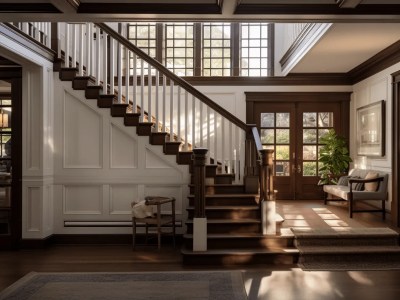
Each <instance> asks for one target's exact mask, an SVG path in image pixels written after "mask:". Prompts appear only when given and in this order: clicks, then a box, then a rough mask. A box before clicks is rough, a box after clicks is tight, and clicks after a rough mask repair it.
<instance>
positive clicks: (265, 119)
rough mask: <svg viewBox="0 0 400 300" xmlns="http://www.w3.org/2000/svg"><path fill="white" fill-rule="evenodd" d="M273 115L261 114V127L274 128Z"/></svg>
mask: <svg viewBox="0 0 400 300" xmlns="http://www.w3.org/2000/svg"><path fill="white" fill-rule="evenodd" d="M274 123H275V115H274V113H261V127H274Z"/></svg>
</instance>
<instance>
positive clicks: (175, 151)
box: [164, 142, 179, 155]
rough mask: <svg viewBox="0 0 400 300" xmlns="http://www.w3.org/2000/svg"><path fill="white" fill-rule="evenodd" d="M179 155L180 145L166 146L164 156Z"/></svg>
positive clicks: (167, 144)
mask: <svg viewBox="0 0 400 300" xmlns="http://www.w3.org/2000/svg"><path fill="white" fill-rule="evenodd" d="M178 153H179V145H178V144H176V143H168V142H166V143H165V144H164V154H168V155H176V154H178Z"/></svg>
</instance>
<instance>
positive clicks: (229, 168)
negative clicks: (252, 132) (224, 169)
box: [228, 122, 233, 173]
mask: <svg viewBox="0 0 400 300" xmlns="http://www.w3.org/2000/svg"><path fill="white" fill-rule="evenodd" d="M228 131H229V135H228V153H229V155H228V170H229V173H232V152H233V148H232V137H233V136H232V122H229V125H228Z"/></svg>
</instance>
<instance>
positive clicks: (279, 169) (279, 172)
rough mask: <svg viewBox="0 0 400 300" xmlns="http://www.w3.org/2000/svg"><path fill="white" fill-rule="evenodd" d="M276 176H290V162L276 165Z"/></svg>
mask: <svg viewBox="0 0 400 300" xmlns="http://www.w3.org/2000/svg"><path fill="white" fill-rule="evenodd" d="M275 175H276V176H290V164H289V162H288V161H277V162H276V164H275Z"/></svg>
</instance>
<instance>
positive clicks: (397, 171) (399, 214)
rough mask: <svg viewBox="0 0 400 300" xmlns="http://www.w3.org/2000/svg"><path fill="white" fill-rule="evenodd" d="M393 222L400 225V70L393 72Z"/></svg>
mask: <svg viewBox="0 0 400 300" xmlns="http://www.w3.org/2000/svg"><path fill="white" fill-rule="evenodd" d="M392 84H393V103H392V136H391V138H392V153H393V157H392V207H391V215H392V222H393V224H394V225H395V226H397V227H400V205H399V196H400V195H399V186H400V71H398V72H396V73H393V74H392Z"/></svg>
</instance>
